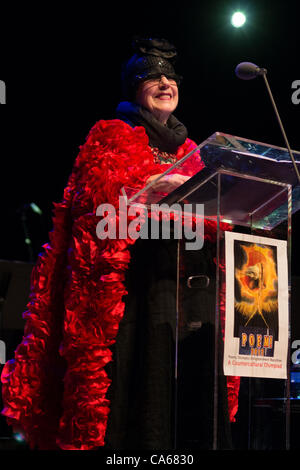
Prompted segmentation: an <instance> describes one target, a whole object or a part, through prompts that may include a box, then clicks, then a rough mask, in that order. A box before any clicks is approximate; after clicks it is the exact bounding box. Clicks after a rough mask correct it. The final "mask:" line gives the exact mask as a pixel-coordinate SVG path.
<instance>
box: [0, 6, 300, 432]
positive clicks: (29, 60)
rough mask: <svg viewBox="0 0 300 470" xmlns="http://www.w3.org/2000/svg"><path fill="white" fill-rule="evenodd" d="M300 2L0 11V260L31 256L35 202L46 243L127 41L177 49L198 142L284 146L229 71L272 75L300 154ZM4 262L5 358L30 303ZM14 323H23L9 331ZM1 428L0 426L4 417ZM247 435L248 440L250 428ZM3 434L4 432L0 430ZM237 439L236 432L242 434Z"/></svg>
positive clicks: (185, 118) (263, 98)
mask: <svg viewBox="0 0 300 470" xmlns="http://www.w3.org/2000/svg"><path fill="white" fill-rule="evenodd" d="M298 3H299V1H298V2H297V1H291V0H289V1H282V0H280V1H279V0H273V1H271V0H256V1H255V0H252V1H250V0H249V1H245V0H240V1H230V0H227V1H216V0H202V1H200V0H192V1H186V2H180V3H179V2H175V1H172V2H167V1H164V2H162V1H158V2H155V1H152V2H149V1H148V2H142V1H140V2H126V3H125V2H122V3H120V2H97V3H96V2H95V3H94V2H93V3H92V2H87V1H85V2H81V3H80V4H76V3H75V2H72V3H66V2H64V3H62V2H61V3H55V2H48V3H45V2H43V3H40V4H38V5H34V6H31V5H29V3H28V2H27V3H25V4H13V5H12V6H11V7H8V6H7V5H6V6H4V5H1V12H0V13H1V30H0V40H1V50H0V51H1V52H0V80H4V81H5V83H6V93H7V104H6V106H1V107H0V158H1V184H0V197H1V213H0V215H1V230H0V234H1V238H0V260H1V259H2V260H17V261H25V262H26V261H29V252H28V247H27V246H26V245H25V243H24V231H23V227H22V220H21V212H20V211H21V209H22V208H24V206H25V205H26V204H28V203H31V202H35V203H36V204H37V205H38V206H39V207H40V208H41V210H42V212H43V214H42V216H40V215H37V214H34V213H33V212H32V211H27V212H26V214H27V227H28V230H29V234H30V237H31V239H32V243H33V260H35V259H36V256H37V254H38V253H39V251H40V250H41V246H42V244H44V243H46V242H47V241H48V231H49V230H51V227H52V222H51V217H52V207H53V206H52V203H53V202H54V201H56V202H59V201H60V200H61V197H62V193H63V189H64V187H65V185H66V182H67V179H68V176H69V174H70V172H71V169H72V165H73V162H74V159H75V158H76V155H77V154H78V151H79V146H80V145H82V144H83V143H84V141H85V138H86V136H87V134H88V132H89V130H90V128H91V127H92V126H93V125H94V124H95V122H96V121H97V120H99V119H111V118H113V117H114V112H115V108H116V106H117V104H118V103H119V101H120V100H121V98H122V97H121V84H120V72H121V65H122V63H123V61H124V60H126V59H127V58H129V56H130V55H131V49H130V44H131V38H132V37H133V36H134V35H151V36H155V35H157V36H161V37H166V38H168V39H169V40H170V41H172V42H173V43H174V44H175V45H176V46H177V49H178V53H179V60H178V66H177V70H178V72H179V73H181V74H182V75H183V76H184V80H183V83H182V85H181V87H180V104H179V107H178V109H177V111H176V113H175V115H176V116H177V117H178V118H179V119H180V120H181V121H182V122H183V123H184V124H185V125H186V126H187V128H188V129H189V136H190V137H191V138H192V139H194V140H195V141H196V142H197V143H200V142H201V141H203V140H205V139H206V138H207V137H209V136H210V135H212V134H213V133H214V132H215V131H220V132H225V133H228V134H232V135H236V136H241V137H245V138H248V139H251V140H257V141H261V142H265V143H270V144H273V145H278V146H282V147H284V146H285V144H284V140H283V137H282V135H281V133H280V129H279V125H278V123H277V121H276V117H275V115H274V112H273V108H272V106H271V102H270V99H269V96H268V94H267V90H266V88H265V85H264V83H263V80H262V79H261V78H257V79H255V80H252V81H247V82H246V81H242V80H239V79H238V78H237V77H236V76H235V73H234V70H235V67H236V65H237V64H238V63H240V62H243V61H250V62H254V63H256V64H258V65H259V66H262V67H265V68H267V70H268V80H269V83H270V86H271V89H272V92H273V95H274V98H275V101H276V103H277V106H278V109H279V112H280V115H281V118H282V121H283V124H284V127H285V130H286V133H287V136H288V138H289V141H290V144H291V148H292V149H294V150H300V132H299V118H300V104H299V105H295V104H293V103H292V100H291V97H292V93H293V90H292V87H291V86H292V82H293V81H295V80H300V70H299V69H300V67H299V50H300V44H299V43H300V41H299V15H298ZM235 10H241V11H243V12H244V13H245V14H246V15H247V23H246V25H245V26H244V27H243V28H241V29H235V28H233V27H232V26H231V24H230V17H231V14H232V13H233V12H234V11H235ZM299 233H300V214H295V215H294V216H293V237H292V274H293V276H294V277H293V279H294V283H293V289H292V303H293V312H295V313H297V310H298V304H299V301H298V298H299V292H300V289H299V285H300V283H299V277H298V276H299V275H300V263H299V248H298V238H299ZM2 265H3V266H4V267H3V272H4V274H5V272H6V271H7V272H9V270H10V269H12V265H13V269H14V270H16V271H18V272H17V275H15V276H14V279H16V282H17V281H18V282H19V284H15V287H13V286H11V289H10V290H11V294H10V295H11V297H12V298H14V299H15V301H16V302H17V301H18V302H19V304H20V306H19V305H18V307H17V306H16V303H14V302H11V304H10V305H11V306H12V308H13V309H14V312H15V313H14V315H17V316H18V318H19V320H18V321H19V323H20V322H21V323H20V324H18V325H16V323H14V324H13V325H11V324H7V325H5V324H4V325H2V326H4V327H6V330H3V331H4V332H5V334H7V338H6V337H4V336H3V339H5V341H6V344H7V345H8V351H7V357H8V358H10V357H11V356H12V354H13V350H14V348H15V347H16V345H17V344H18V343H19V340H20V338H19V336H18V335H22V320H21V319H20V312H21V311H22V307H21V304H22V306H23V305H24V304H25V302H26V299H27V289H28V288H29V274H30V269H31V267H30V266H29V269H28V265H27V264H26V265H23V264H22V263H21V264H20V263H12V264H11V263H8V264H7V266H6V264H5V261H4V262H2ZM2 280H3V279H2ZM24 280H25V281H26V282H25V281H24ZM4 281H5V279H4ZM4 284H5V282H3V285H4ZM293 293H294V296H293ZM1 295H3V294H2V293H1V292H0V297H1ZM0 300H1V299H0ZM2 300H3V299H2ZM8 304H9V302H7V305H8ZM10 319H11V321H12V322H16V321H17V320H16V319H15V317H14V316H13V315H7V316H6V317H5V316H4V319H3V318H2V320H1V321H2V322H3V321H4V322H5V321H7V322H8V323H9V321H10ZM14 328H18V330H16V333H15V332H14ZM14 334H15V335H16V336H14ZM294 337H296V338H298V337H299V335H298V336H297V335H296V336H294ZM247 393H248V392H247ZM241 394H242V392H241ZM245 403H246V401H245ZM240 413H243V408H242V406H241V411H240ZM245 414H246V412H245ZM1 423H2V424H1ZM1 423H0V428H1V426H4V424H3V423H4V420H2V422H1ZM244 429H245V433H247V426H244ZM274 429H275V428H274ZM9 432H10V431H9V430H8V429H7V428H5V429H4V430H1V435H5V436H6V435H8V434H9ZM245 433H244V434H245ZM237 434H243V433H241V431H240V428H238V431H237ZM242 437H243V439H244V436H242ZM245 439H246V440H247V435H246V436H245Z"/></svg>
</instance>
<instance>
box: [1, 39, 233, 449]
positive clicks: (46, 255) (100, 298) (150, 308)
mask: <svg viewBox="0 0 300 470" xmlns="http://www.w3.org/2000/svg"><path fill="white" fill-rule="evenodd" d="M134 48H135V50H134V54H133V56H132V57H131V58H130V59H129V61H128V62H127V63H126V65H125V67H124V70H123V75H122V85H123V91H124V101H122V102H121V103H120V104H119V106H118V108H117V111H116V119H112V120H107V121H104V120H100V121H98V122H97V123H96V124H95V125H94V126H93V128H92V129H91V131H90V133H89V135H88V137H87V139H86V142H85V144H84V145H83V146H82V147H81V149H80V152H79V155H78V156H77V158H76V161H75V163H74V167H73V170H72V173H71V176H70V178H69V181H68V184H67V186H66V188H65V191H64V195H63V199H62V201H61V202H60V203H58V204H55V211H54V218H53V231H52V232H51V233H50V242H49V244H48V245H46V246H45V247H44V252H43V253H42V254H41V255H40V256H39V259H38V262H37V264H36V266H35V268H34V270H33V275H32V281H31V292H30V299H29V303H28V309H27V311H26V312H25V313H24V317H25V319H26V326H25V331H24V337H23V340H22V342H21V344H20V345H19V346H18V347H17V349H16V351H15V357H14V359H13V360H10V361H8V362H7V364H6V365H5V367H4V369H3V373H2V384H3V385H2V387H3V388H2V390H3V393H2V394H3V403H4V408H3V410H2V414H3V415H4V416H6V417H7V420H8V423H9V424H10V425H11V426H13V428H14V429H16V430H18V431H21V432H22V433H23V435H24V437H25V439H26V440H27V441H28V443H29V445H30V447H31V448H32V449H50V450H51V449H53V450H54V449H64V450H73V449H78V450H94V449H99V448H102V447H103V446H106V447H108V448H114V449H126V448H131V449H135V448H140V449H172V448H174V436H179V437H180V438H179V441H178V440H177V444H175V445H178V446H180V445H182V446H185V447H187V446H192V447H193V446H194V447H197V446H198V447H199V446H200V447H203V448H205V447H209V445H210V444H209V439H208V438H207V436H204V435H203V429H205V428H209V426H208V424H207V422H206V421H205V420H206V414H205V413H204V414H203V412H201V413H202V414H201V413H200V415H199V416H200V417H201V416H202V418H201V419H202V423H198V429H200V428H201V431H200V432H199V433H198V432H197V430H196V431H195V433H193V432H192V433H190V434H191V436H190V437H187V436H188V433H185V431H184V432H181V433H177V427H178V425H179V424H180V423H181V425H182V429H187V428H189V429H190V431H191V429H192V425H191V424H190V421H189V419H190V418H189V417H187V416H189V412H190V411H191V410H189V412H188V413H187V415H184V414H183V416H182V418H181V417H180V413H178V414H177V412H176V404H177V398H178V397H177V398H176V393H175V392H174V390H175V389H176V390H177V392H178V389H177V388H176V387H177V386H178V383H175V377H174V361H175V353H176V344H177V343H176V341H177V339H176V337H177V330H176V328H177V326H176V321H175V319H176V272H177V248H176V247H177V240H160V239H158V240H151V239H149V240H141V239H137V240H132V239H130V238H129V237H127V238H126V237H125V238H120V237H119V238H118V236H116V237H111V238H109V237H107V238H104V239H99V237H98V236H97V232H96V227H97V224H98V222H99V217H97V208H98V207H99V206H101V204H110V205H111V206H113V207H114V208H116V212H115V213H114V222H115V223H116V228H118V227H119V223H120V220H121V214H120V213H119V212H118V209H117V208H118V205H119V196H120V191H121V189H122V188H123V187H125V186H130V187H132V188H134V189H135V190H140V189H142V188H144V187H145V186H146V184H148V183H149V182H153V181H154V180H155V179H156V178H157V175H159V174H161V173H163V172H164V171H165V170H166V169H167V168H168V167H170V166H172V164H174V163H175V162H176V161H177V160H178V159H180V158H182V157H183V156H184V155H186V154H187V153H188V152H189V151H191V150H192V149H193V148H195V147H196V144H195V143H194V142H193V141H191V140H190V139H189V138H188V134H187V129H186V128H185V126H184V125H183V124H182V123H181V122H179V121H178V119H177V118H176V117H175V116H174V114H173V112H174V111H175V109H176V107H177V104H178V97H179V93H178V86H179V83H180V80H181V77H179V75H178V74H177V73H176V72H175V69H174V61H175V59H176V49H175V48H174V47H173V46H172V45H171V44H170V43H169V42H168V41H166V40H161V39H137V40H136V41H135V43H134ZM195 165H196V168H195ZM202 167H203V164H202V162H201V158H200V155H199V154H197V156H196V158H194V159H193V162H192V163H191V162H187V164H186V165H185V167H184V168H183V169H181V170H180V171H179V170H178V172H176V173H175V174H173V175H168V177H166V178H163V179H161V180H160V181H159V182H158V183H156V187H155V185H154V189H156V190H157V191H162V192H171V191H172V190H173V189H175V188H176V187H178V186H180V185H181V184H183V183H184V182H185V181H186V179H187V178H188V177H189V176H190V175H191V174H194V173H195V171H200V170H201V168H202ZM210 227H211V226H208V227H206V231H205V235H206V236H207V237H208V239H210V238H211V236H212V233H210ZM211 230H212V231H213V230H214V228H213V227H212V228H211ZM206 256H207V255H206ZM209 264H210V265H211V264H212V260H209ZM194 323H195V322H194ZM200 323H201V321H199V322H198V324H199V325H200ZM205 328H206V327H204V330H203V331H205ZM200 329H201V328H200ZM208 330H209V329H208ZM209 334H210V332H209V333H208V335H209ZM204 337H206V339H207V335H206V334H204V336H203V338H202V343H201V345H202V346H201V347H203V344H204V343H203V341H204ZM183 340H186V336H185V337H184V338H183ZM184 354H188V347H185V348H184ZM196 360H197V361H198V358H196ZM199 361H200V362H201V358H200V359H199ZM185 373H186V369H185ZM185 376H186V377H187V375H185ZM186 383H187V384H188V383H189V378H188V377H187V380H186ZM200 388H201V389H202V392H201V394H200V395H198V404H199V402H201V399H202V400H205V397H206V396H207V393H208V394H210V393H211V389H210V388H209V389H207V391H206V392H204V391H203V390H204V389H205V384H202V385H201V386H200ZM229 390H233V389H232V387H231V388H230V387H229ZM185 393H186V390H183V395H182V396H184V394H185ZM224 393H225V395H226V392H225V391H224ZM235 393H236V390H235V389H234V393H233V395H234V394H235ZM225 395H224V396H225ZM233 395H232V396H233ZM188 396H189V395H187V397H188ZM190 396H191V395H190ZM209 396H210V395H209ZM201 397H202V398H201ZM187 401H188V398H187V400H186V399H184V402H183V403H182V407H183V408H184V406H183V405H184V403H186V402H187ZM178 403H180V400H179V401H178ZM193 403H194V405H195V406H196V402H193ZM224 403H225V401H224ZM228 403H229V405H230V406H229V410H228V407H227V403H226V404H225V405H224V406H225V408H226V413H225V414H224V416H226V423H227V421H228V423H229V419H230V418H231V417H232V416H234V413H235V412H236V404H235V402H234V403H233V401H232V399H230V398H229V401H228ZM194 405H193V406H194ZM206 405H207V404H206V403H205V402H203V403H202V404H201V408H202V409H203V408H204V409H205V408H206V407H207V406H206ZM180 406H181V405H180ZM196 408H197V407H196ZM174 410H175V411H174ZM230 413H231V415H230ZM197 416H198V415H197ZM178 420H179V421H178ZM180 420H181V421H180ZM178 423H179V424H178ZM228 423H227V424H228ZM227 424H226V426H227ZM224 426H225V425H224ZM226 429H227V428H226ZM200 441H201V442H200ZM224 446H225V447H229V446H230V444H229V440H228V443H227V441H226V443H225V444H224Z"/></svg>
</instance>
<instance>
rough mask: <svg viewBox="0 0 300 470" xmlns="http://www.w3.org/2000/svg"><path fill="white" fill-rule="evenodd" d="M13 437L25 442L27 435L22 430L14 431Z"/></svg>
mask: <svg viewBox="0 0 300 470" xmlns="http://www.w3.org/2000/svg"><path fill="white" fill-rule="evenodd" d="M13 437H14V440H15V441H17V442H25V437H24V436H23V434H21V433H20V432H16V433H14V435H13Z"/></svg>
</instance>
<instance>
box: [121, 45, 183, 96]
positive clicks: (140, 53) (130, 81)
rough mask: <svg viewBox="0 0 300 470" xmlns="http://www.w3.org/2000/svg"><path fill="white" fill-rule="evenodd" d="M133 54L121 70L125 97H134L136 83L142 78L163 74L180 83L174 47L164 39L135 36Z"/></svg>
mask: <svg viewBox="0 0 300 470" xmlns="http://www.w3.org/2000/svg"><path fill="white" fill-rule="evenodd" d="M132 46H133V50H134V52H135V53H134V55H133V56H132V57H131V58H130V59H129V60H128V62H127V63H126V64H125V66H124V68H123V72H122V85H123V94H124V97H125V98H126V99H129V100H132V99H133V98H134V97H135V93H136V91H137V88H138V85H139V83H140V82H142V81H144V80H149V79H151V78H158V77H160V76H161V75H165V76H166V77H167V78H170V79H173V80H175V81H176V82H177V84H179V83H180V80H181V79H182V77H180V76H179V75H178V74H176V72H175V69H174V63H175V61H176V58H177V51H176V49H175V47H174V46H173V45H172V44H170V43H169V41H167V40H166V39H154V38H135V39H134V40H133V44H132Z"/></svg>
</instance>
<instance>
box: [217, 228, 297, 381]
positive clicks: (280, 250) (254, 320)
mask: <svg viewBox="0 0 300 470" xmlns="http://www.w3.org/2000/svg"><path fill="white" fill-rule="evenodd" d="M225 257H226V317H225V339H224V341H225V344H224V373H225V375H234V376H243V377H268V378H278V379H286V378H287V352H288V332H289V294H288V262H287V242H286V241H283V240H276V239H273V238H266V237H258V236H253V235H245V234H240V233H232V232H226V233H225Z"/></svg>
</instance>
